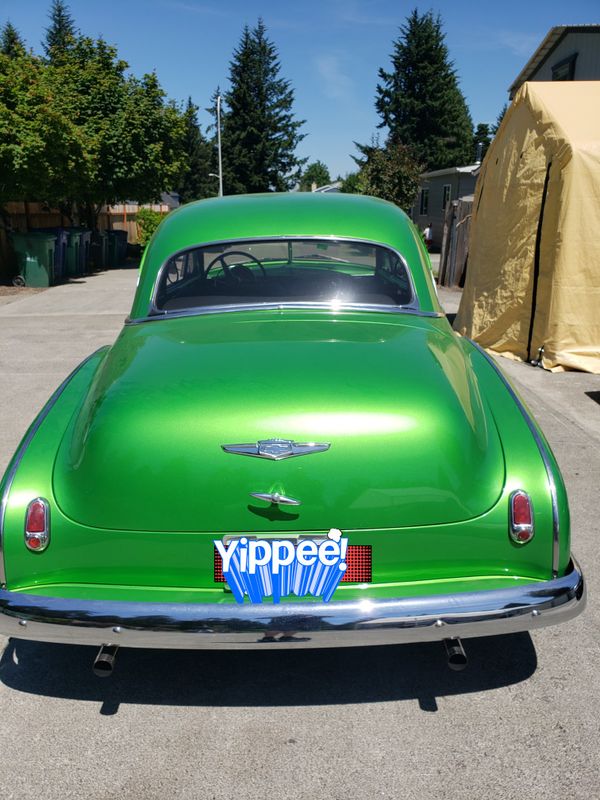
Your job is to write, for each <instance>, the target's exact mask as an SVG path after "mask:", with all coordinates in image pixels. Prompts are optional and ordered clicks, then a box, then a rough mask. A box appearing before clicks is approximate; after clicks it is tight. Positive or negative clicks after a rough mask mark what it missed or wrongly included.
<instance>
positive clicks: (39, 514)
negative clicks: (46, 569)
mask: <svg viewBox="0 0 600 800" xmlns="http://www.w3.org/2000/svg"><path fill="white" fill-rule="evenodd" d="M49 543H50V506H49V505H48V501H47V500H44V499H43V497H38V498H36V499H35V500H32V501H31V503H29V505H28V506H27V513H26V514H25V547H27V548H28V549H29V550H31V551H32V552H33V553H41V552H42V550H45V549H46V548H47V547H48V545H49Z"/></svg>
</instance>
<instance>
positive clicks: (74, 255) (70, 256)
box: [67, 228, 81, 278]
mask: <svg viewBox="0 0 600 800" xmlns="http://www.w3.org/2000/svg"><path fill="white" fill-rule="evenodd" d="M80 244H81V233H80V232H78V231H74V230H71V229H70V228H69V240H68V241H67V275H68V276H69V278H73V277H75V276H77V275H79V274H80V269H79V264H80V257H79V246H80Z"/></svg>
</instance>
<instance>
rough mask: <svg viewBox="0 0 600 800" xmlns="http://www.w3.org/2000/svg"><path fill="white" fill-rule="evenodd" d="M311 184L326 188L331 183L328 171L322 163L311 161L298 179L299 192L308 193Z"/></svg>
mask: <svg viewBox="0 0 600 800" xmlns="http://www.w3.org/2000/svg"><path fill="white" fill-rule="evenodd" d="M313 183H315V184H316V185H317V186H327V184H328V183H331V175H330V174H329V170H328V169H327V167H326V166H325V164H324V163H323V162H322V161H313V162H312V163H310V164H309V165H308V166H307V168H306V169H305V170H304V172H303V173H302V177H301V178H300V191H301V192H310V191H311V190H312V185H313Z"/></svg>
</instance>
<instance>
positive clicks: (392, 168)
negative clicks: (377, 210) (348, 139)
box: [354, 139, 423, 212]
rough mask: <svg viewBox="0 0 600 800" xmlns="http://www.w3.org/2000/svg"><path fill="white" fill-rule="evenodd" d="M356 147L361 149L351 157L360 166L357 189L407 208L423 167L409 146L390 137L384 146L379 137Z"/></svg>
mask: <svg viewBox="0 0 600 800" xmlns="http://www.w3.org/2000/svg"><path fill="white" fill-rule="evenodd" d="M355 144H356V142H355ZM356 147H357V148H358V150H359V152H360V153H361V155H360V156H357V157H354V160H355V161H356V163H357V164H358V166H359V167H360V169H359V173H358V181H357V183H358V188H359V189H360V193H361V194H370V195H372V196H373V197H380V198H381V199H382V200H388V201H389V202H390V203H395V204H396V205H397V206H400V208H402V209H404V211H406V212H408V211H409V210H410V208H411V206H412V205H413V203H414V201H415V197H416V195H417V191H418V188H419V175H420V174H421V172H422V171H423V169H422V166H421V165H420V164H419V163H418V161H417V160H416V159H415V157H414V155H413V153H412V150H411V149H410V148H409V147H407V146H406V145H403V144H399V143H397V142H394V141H392V140H391V139H388V141H387V142H386V144H385V146H384V147H381V146H380V145H379V142H378V141H374V142H372V143H371V144H370V145H359V144H356Z"/></svg>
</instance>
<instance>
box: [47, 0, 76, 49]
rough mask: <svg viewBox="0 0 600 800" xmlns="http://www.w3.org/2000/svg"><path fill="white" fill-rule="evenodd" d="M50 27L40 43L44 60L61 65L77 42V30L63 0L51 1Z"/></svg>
mask: <svg viewBox="0 0 600 800" xmlns="http://www.w3.org/2000/svg"><path fill="white" fill-rule="evenodd" d="M48 16H49V17H50V25H49V27H47V28H46V37H45V39H44V41H43V42H42V45H43V48H44V52H45V53H46V58H47V59H48V61H50V62H51V63H53V64H57V63H61V62H62V61H63V60H64V58H65V56H66V54H67V53H69V52H70V51H71V50H72V49H73V47H74V45H75V42H76V40H77V29H76V27H75V22H74V21H73V17H72V16H71V12H70V11H69V7H68V6H67V4H66V3H64V2H63V0H52V6H51V8H50V13H49V15H48Z"/></svg>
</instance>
